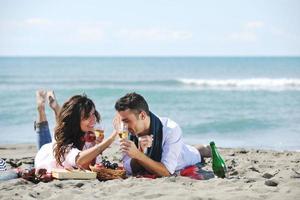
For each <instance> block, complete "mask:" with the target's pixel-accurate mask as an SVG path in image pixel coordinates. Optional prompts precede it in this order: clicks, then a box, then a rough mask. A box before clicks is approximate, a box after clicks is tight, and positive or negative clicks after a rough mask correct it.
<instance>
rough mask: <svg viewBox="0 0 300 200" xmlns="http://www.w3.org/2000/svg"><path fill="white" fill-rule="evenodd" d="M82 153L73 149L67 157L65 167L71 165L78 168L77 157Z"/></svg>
mask: <svg viewBox="0 0 300 200" xmlns="http://www.w3.org/2000/svg"><path fill="white" fill-rule="evenodd" d="M80 152H81V151H80V150H79V149H77V148H71V150H70V151H69V152H68V153H67V154H66V156H65V159H66V160H65V162H64V165H66V164H67V165H71V166H72V167H76V157H77V155H78V154H79V153H80Z"/></svg>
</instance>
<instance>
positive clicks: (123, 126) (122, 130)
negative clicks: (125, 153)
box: [118, 121, 128, 139]
mask: <svg viewBox="0 0 300 200" xmlns="http://www.w3.org/2000/svg"><path fill="white" fill-rule="evenodd" d="M118 134H119V137H120V138H121V139H127V138H128V125H127V123H124V122H122V121H121V122H120V126H119V127H118Z"/></svg>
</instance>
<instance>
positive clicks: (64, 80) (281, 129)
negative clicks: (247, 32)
mask: <svg viewBox="0 0 300 200" xmlns="http://www.w3.org/2000/svg"><path fill="white" fill-rule="evenodd" d="M40 88H44V89H47V90H54V91H55V93H56V96H57V99H58V101H59V102H60V103H63V102H64V101H66V100H67V99H68V98H69V97H70V96H72V95H75V94H82V93H85V94H87V96H88V97H90V98H91V99H93V100H94V102H95V104H96V107H97V110H98V111H100V113H101V116H102V119H103V123H104V125H105V129H106V134H109V133H110V132H111V130H112V118H113V116H114V113H115V111H114V103H115V101H116V100H117V99H118V98H119V97H121V96H123V95H124V94H126V93H128V92H133V91H135V92H138V93H140V94H142V95H143V96H144V97H145V98H146V99H147V101H148V103H149V106H150V109H151V110H152V112H154V113H156V114H157V115H159V116H167V117H170V118H171V119H173V120H174V121H176V122H177V123H178V124H179V125H180V126H181V128H182V131H183V137H184V140H185V141H186V142H187V143H190V144H197V143H204V144H207V143H208V142H209V141H212V140H214V141H215V142H216V144H217V145H218V146H222V147H246V148H261V149H275V150H300V57H236V58H235V57H38V58H31V57H27V58H15V57H9V58H5V57H2V58H0V144H8V143H34V142H35V140H36V134H35V133H34V131H33V121H34V120H35V119H36V114H37V113H36V103H35V91H36V90H37V89H40ZM47 117H48V120H49V123H50V127H51V129H52V128H53V127H54V125H55V122H54V116H53V113H52V112H51V110H50V109H49V108H47Z"/></svg>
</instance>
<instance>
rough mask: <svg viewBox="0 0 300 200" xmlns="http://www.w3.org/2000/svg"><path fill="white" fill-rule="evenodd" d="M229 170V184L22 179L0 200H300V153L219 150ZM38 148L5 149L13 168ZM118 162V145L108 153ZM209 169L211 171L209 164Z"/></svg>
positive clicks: (7, 186) (4, 189)
mask: <svg viewBox="0 0 300 200" xmlns="http://www.w3.org/2000/svg"><path fill="white" fill-rule="evenodd" d="M219 150H220V152H221V154H222V155H223V156H224V158H225V160H226V163H227V165H228V168H229V173H228V174H229V177H228V178H225V179H220V178H212V179H209V180H193V179H190V178H186V177H168V178H158V179H148V178H135V177H129V178H127V179H125V180H111V181H106V182H100V181H98V180H54V181H52V182H49V183H43V182H40V183H38V184H33V183H31V182H28V181H26V180H23V179H21V178H19V179H13V180H9V181H4V182H0V191H1V192H0V199H222V200H224V199H298V198H299V195H300V152H276V151H266V150H246V149H230V148H226V149H224V148H220V149H219ZM35 153H36V148H35V145H30V144H22V145H1V146H0V157H1V158H4V159H6V161H8V163H14V164H16V165H20V166H19V167H21V168H22V167H24V168H26V167H28V166H30V165H32V164H33V158H34V155H35ZM104 155H106V156H108V157H109V159H110V160H114V161H117V160H118V159H119V154H118V148H117V145H116V144H114V145H113V146H112V147H111V148H109V149H108V150H106V151H105V152H104ZM206 161H207V165H206V166H205V167H204V169H206V170H211V162H210V159H207V160H206Z"/></svg>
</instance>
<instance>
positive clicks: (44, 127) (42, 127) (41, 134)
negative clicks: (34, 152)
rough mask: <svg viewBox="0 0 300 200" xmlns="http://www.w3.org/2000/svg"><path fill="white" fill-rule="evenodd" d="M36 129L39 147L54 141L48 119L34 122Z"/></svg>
mask: <svg viewBox="0 0 300 200" xmlns="http://www.w3.org/2000/svg"><path fill="white" fill-rule="evenodd" d="M34 130H35V131H36V133H37V147H38V149H40V148H41V147H42V146H43V145H44V144H48V143H51V142H52V139H51V134H50V130H49V125H48V122H47V121H44V122H39V123H36V122H34Z"/></svg>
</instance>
